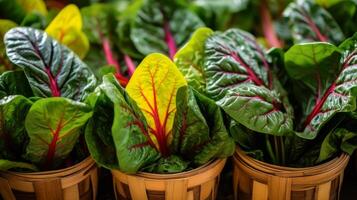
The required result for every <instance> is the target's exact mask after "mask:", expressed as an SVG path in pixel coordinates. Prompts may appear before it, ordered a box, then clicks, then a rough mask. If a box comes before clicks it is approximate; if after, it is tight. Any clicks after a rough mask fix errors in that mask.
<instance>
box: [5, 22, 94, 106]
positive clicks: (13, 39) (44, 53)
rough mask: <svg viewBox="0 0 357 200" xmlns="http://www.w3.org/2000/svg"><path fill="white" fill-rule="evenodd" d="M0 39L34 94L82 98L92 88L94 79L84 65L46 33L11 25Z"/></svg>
mask: <svg viewBox="0 0 357 200" xmlns="http://www.w3.org/2000/svg"><path fill="white" fill-rule="evenodd" d="M4 41H5V46H6V53H7V55H8V57H9V59H10V61H11V62H12V63H14V64H16V65H18V66H19V67H21V68H22V69H23V70H24V72H25V74H26V77H27V79H28V81H29V83H30V86H31V88H32V91H33V93H34V94H35V95H36V96H39V97H52V96H53V97H60V96H61V97H67V98H70V99H74V100H83V99H84V98H85V97H86V96H87V95H88V93H89V92H91V91H92V90H93V89H94V87H95V85H96V79H95V77H94V75H93V74H92V72H91V71H90V70H89V68H88V67H87V65H86V64H85V63H83V62H82V61H81V60H80V59H79V58H78V57H77V56H76V55H75V54H74V53H73V52H72V51H71V50H69V49H68V48H67V47H65V46H62V45H61V44H59V43H58V42H57V41H56V40H53V39H52V38H51V37H49V36H48V35H47V33H45V32H43V31H40V30H36V29H33V28H23V27H22V28H13V29H11V30H10V31H9V32H7V33H6V35H5V39H4Z"/></svg>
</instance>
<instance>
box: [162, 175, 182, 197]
mask: <svg viewBox="0 0 357 200" xmlns="http://www.w3.org/2000/svg"><path fill="white" fill-rule="evenodd" d="M165 192H166V193H165V199H166V200H186V199H187V180H185V179H183V180H176V181H168V182H167V183H166V191H165Z"/></svg>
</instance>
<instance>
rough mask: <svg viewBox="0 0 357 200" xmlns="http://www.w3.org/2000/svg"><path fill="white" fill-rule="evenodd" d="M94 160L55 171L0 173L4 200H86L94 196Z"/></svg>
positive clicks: (95, 187)
mask: <svg viewBox="0 0 357 200" xmlns="http://www.w3.org/2000/svg"><path fill="white" fill-rule="evenodd" d="M97 170H98V168H97V166H96V164H95V163H94V161H93V159H92V158H90V157H88V158H87V159H85V160H83V161H82V162H80V163H78V164H76V165H74V166H71V167H68V168H65V169H61V170H55V171H46V172H35V173H17V172H4V171H0V195H1V196H2V197H3V199H4V200H15V199H17V200H21V199H23V200H32V199H37V200H49V199H51V200H76V199H77V200H79V199H80V200H87V199H88V200H89V199H95V197H96V194H97V185H98V180H97V179H98V174H97Z"/></svg>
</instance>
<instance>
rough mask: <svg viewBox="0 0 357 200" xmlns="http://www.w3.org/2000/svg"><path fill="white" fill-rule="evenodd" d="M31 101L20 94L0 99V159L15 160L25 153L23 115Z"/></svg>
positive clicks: (26, 141)
mask: <svg viewBox="0 0 357 200" xmlns="http://www.w3.org/2000/svg"><path fill="white" fill-rule="evenodd" d="M31 106H32V102H31V101H30V100H29V99H27V98H26V97H24V96H21V95H11V96H6V97H3V98H2V99H1V100H0V159H5V160H12V161H13V160H16V161H17V159H20V158H21V156H22V155H23V154H24V153H25V148H26V145H27V143H28V136H27V133H26V130H25V127H24V122H25V117H26V114H27V113H28V111H29V109H30V107H31Z"/></svg>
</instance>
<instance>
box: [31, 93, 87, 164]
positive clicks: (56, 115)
mask: <svg viewBox="0 0 357 200" xmlns="http://www.w3.org/2000/svg"><path fill="white" fill-rule="evenodd" d="M91 116H92V109H91V107H89V106H88V105H86V104H83V103H80V102H75V101H72V100H69V99H66V98H60V97H55V98H45V99H40V100H38V101H36V102H35V103H34V104H33V105H32V107H31V109H30V111H29V112H28V114H27V116H26V120H25V128H26V131H27V133H28V136H29V137H30V142H29V144H28V146H27V148H26V158H27V159H28V160H30V161H31V162H32V163H35V164H38V165H39V166H41V167H42V168H43V169H54V168H56V167H58V166H60V165H61V164H62V163H63V160H64V159H65V158H67V156H68V155H69V153H70V152H71V151H72V149H73V147H74V145H75V144H76V142H77V140H78V138H79V136H80V133H81V129H82V128H83V127H84V125H85V123H86V122H87V120H88V119H89V118H90V117H91Z"/></svg>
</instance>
